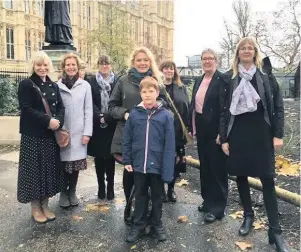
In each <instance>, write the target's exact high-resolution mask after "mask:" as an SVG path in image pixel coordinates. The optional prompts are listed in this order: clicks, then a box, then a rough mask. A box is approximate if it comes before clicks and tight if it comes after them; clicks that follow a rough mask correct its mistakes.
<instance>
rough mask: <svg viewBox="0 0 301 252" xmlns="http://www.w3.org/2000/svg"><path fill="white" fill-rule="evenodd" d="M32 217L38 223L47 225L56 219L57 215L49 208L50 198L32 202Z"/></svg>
mask: <svg viewBox="0 0 301 252" xmlns="http://www.w3.org/2000/svg"><path fill="white" fill-rule="evenodd" d="M31 213H32V217H33V219H34V220H35V222H37V223H45V222H47V221H51V220H54V219H55V214H54V212H52V211H51V210H50V209H49V207H48V198H45V199H44V200H42V201H40V200H33V201H31Z"/></svg>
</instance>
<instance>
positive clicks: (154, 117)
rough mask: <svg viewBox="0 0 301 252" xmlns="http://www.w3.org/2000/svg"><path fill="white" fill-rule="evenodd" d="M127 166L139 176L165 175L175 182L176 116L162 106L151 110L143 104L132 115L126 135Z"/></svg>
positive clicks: (165, 177)
mask: <svg viewBox="0 0 301 252" xmlns="http://www.w3.org/2000/svg"><path fill="white" fill-rule="evenodd" d="M122 156H123V164H124V165H132V167H133V170H134V171H135V172H141V173H154V174H161V178H162V180H163V181H164V182H171V181H172V179H173V174H174V162H175V133H174V120H173V116H172V114H171V113H170V112H169V111H168V110H167V109H165V108H164V107H163V106H162V104H159V105H158V107H157V108H155V109H152V110H148V109H146V108H144V106H143V104H142V103H141V104H139V105H138V106H136V107H135V108H134V109H132V111H131V112H130V115H129V118H128V120H127V122H126V124H125V130H124V135H123V153H122Z"/></svg>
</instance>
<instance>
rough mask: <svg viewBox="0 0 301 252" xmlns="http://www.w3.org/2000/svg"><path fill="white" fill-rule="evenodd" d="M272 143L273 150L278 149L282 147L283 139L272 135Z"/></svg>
mask: <svg viewBox="0 0 301 252" xmlns="http://www.w3.org/2000/svg"><path fill="white" fill-rule="evenodd" d="M273 144H274V149H275V150H280V149H281V148H282V147H283V139H281V138H277V137H274V138H273Z"/></svg>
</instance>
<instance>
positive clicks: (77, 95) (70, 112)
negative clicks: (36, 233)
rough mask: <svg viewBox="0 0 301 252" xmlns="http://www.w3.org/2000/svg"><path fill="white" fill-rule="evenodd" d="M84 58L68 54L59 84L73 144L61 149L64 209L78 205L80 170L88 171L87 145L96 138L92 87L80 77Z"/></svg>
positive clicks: (66, 124) (61, 203)
mask: <svg viewBox="0 0 301 252" xmlns="http://www.w3.org/2000/svg"><path fill="white" fill-rule="evenodd" d="M79 66H80V59H79V58H78V56H77V55H75V54H73V53H69V54H66V55H65V56H64V57H63V59H62V62H61V69H62V70H63V73H62V79H60V80H59V81H58V86H59V88H60V93H61V96H62V100H63V103H64V105H65V124H64V127H63V128H64V129H66V130H67V131H69V135H70V143H69V145H68V146H67V147H65V148H61V161H62V167H63V169H64V188H63V190H62V193H61V195H60V201H59V204H60V206H61V207H69V206H77V205H78V203H79V201H78V198H77V197H76V193H75V192H76V184H77V180H78V173H79V171H80V170H85V169H87V160H86V158H87V145H88V142H89V140H90V137H91V136H92V127H93V121H92V120H93V105H92V94H91V86H90V84H89V83H88V82H87V81H85V80H83V79H81V78H80V77H79Z"/></svg>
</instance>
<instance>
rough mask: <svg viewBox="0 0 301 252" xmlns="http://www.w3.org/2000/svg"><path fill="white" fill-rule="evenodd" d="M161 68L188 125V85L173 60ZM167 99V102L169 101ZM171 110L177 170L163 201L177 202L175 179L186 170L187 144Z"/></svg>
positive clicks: (167, 87)
mask: <svg viewBox="0 0 301 252" xmlns="http://www.w3.org/2000/svg"><path fill="white" fill-rule="evenodd" d="M159 70H160V71H161V72H162V73H163V75H164V77H165V78H164V85H165V88H166V91H167V92H168V94H169V96H170V98H171V99H172V101H173V103H174V105H175V107H176V109H177V110H178V112H179V114H180V116H181V118H182V120H183V122H184V124H185V125H187V126H188V123H189V108H188V107H189V97H188V94H187V89H186V87H185V86H184V85H183V84H182V82H181V80H180V76H179V74H178V72H177V68H176V65H175V63H174V62H173V61H171V60H167V61H164V62H162V63H161V64H160V67H159ZM165 99H166V102H167V104H168V103H169V101H168V100H167V98H165ZM169 108H170V110H171V111H172V112H173V113H174V126H175V140H176V150H175V151H176V162H175V172H174V179H173V181H172V182H171V183H169V184H168V190H167V197H166V194H165V189H164V194H163V196H164V197H163V201H164V202H167V201H171V202H176V201H177V196H176V193H175V191H174V186H175V180H176V178H177V177H178V176H179V175H180V173H181V172H182V173H183V172H186V163H185V160H184V156H185V144H186V139H185V136H184V134H183V129H182V127H181V123H180V120H179V118H178V116H177V115H176V113H175V111H173V109H172V107H171V106H169Z"/></svg>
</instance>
